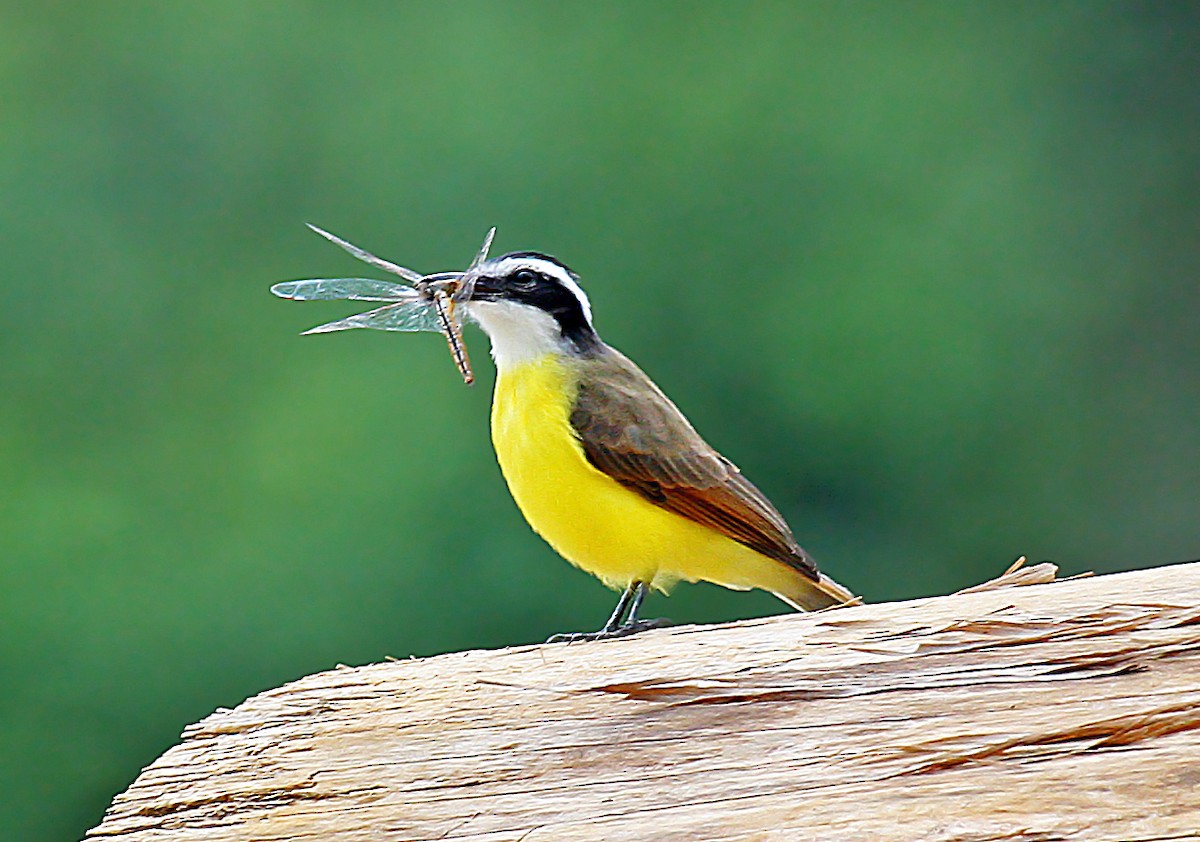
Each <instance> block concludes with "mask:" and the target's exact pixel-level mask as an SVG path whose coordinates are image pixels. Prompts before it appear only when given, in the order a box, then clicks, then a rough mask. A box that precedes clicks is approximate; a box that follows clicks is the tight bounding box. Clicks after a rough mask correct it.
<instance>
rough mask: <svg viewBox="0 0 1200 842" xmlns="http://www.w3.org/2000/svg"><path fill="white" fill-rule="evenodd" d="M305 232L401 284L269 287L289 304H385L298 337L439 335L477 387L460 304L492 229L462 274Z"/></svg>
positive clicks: (316, 282) (358, 281)
mask: <svg viewBox="0 0 1200 842" xmlns="http://www.w3.org/2000/svg"><path fill="white" fill-rule="evenodd" d="M308 227H309V228H310V229H312V230H313V231H314V232H315V233H317V234H319V235H321V236H322V237H324V238H325V239H327V240H329V242H331V243H333V244H334V245H337V246H340V247H341V248H343V249H345V250H346V251H347V252H349V253H350V254H351V255H353V256H354V257H357V258H358V259H359V260H361V261H363V262H364V263H367V264H369V265H371V266H374V267H375V268H376V269H381V270H383V271H384V272H387V273H389V274H391V275H395V276H397V277H399V278H401V279H402V281H403V283H394V282H392V281H380V280H376V279H374V278H312V279H310V280H304V281H285V282H283V283H280V284H275V285H274V286H273V287H271V292H273V293H275V295H278V296H279V297H280V298H290V299H292V300H293V301H383V302H387V303H385V304H384V305H383V306H382V307H377V308H375V309H374V310H368V311H367V312H365V313H357V314H355V315H353V316H347V317H346V318H344V319H338V320H337V321H335V322H328V323H326V324H323V325H317V326H316V327H314V328H310V329H308V330H306V331H304V333H303V334H301V335H308V334H310V333H332V332H334V331H338V330H352V329H354V328H371V329H373V330H399V331H434V332H438V333H441V334H442V335H443V336H445V337H446V344H447V345H448V346H449V348H450V357H451V359H453V360H454V365H455V366H456V367H457V368H458V371H459V373H460V374H461V375H462V378H463V382H465V383H468V384H470V383H474V382H475V374H474V372H472V371H471V360H470V357H468V356H467V346H466V343H465V342H464V341H463V333H462V314H463V308H462V307H461V306H459V305H461V304H462V302H464V301H466V300H467V299H469V298H470V297H471V288H472V287H473V286H474V277H475V274H474V270H475V269H476V268H477V267H478V266H479V265H480V264H481V263H483V262H484V261H485V260H487V256H488V251H489V250H490V249H491V247H492V240H493V239H494V238H495V236H496V229H495V228H494V227H493V228H492V229H491V230H489V231H488V232H487V234H486V235H485V236H484V238H483V245H482V246H480V247H479V251H477V252H476V253H475V258H474V259H473V260H472V261H471V265H470V266H469V267H468V268H467V271H466V272H437V273H434V274H432V275H422V274H421V273H420V272H416V271H413V270H412V269H408V268H405V267H404V266H399V265H397V264H395V263H392V262H391V261H390V260H384V259H383V258H381V257H376V256H375V255H373V254H371V253H370V252H369V251H366V250H365V249H361V248H359V247H358V246H356V245H354V244H352V243H348V242H346V241H345V240H343V239H342V238H341V237H338V236H336V235H334V234H330V233H329V232H328V231H325V230H323V229H321V228H318V227H317V226H315V225H309V226H308Z"/></svg>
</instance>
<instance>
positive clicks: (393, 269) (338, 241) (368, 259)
mask: <svg viewBox="0 0 1200 842" xmlns="http://www.w3.org/2000/svg"><path fill="white" fill-rule="evenodd" d="M304 224H305V225H308V227H309V228H311V229H312V230H313V231H314V232H316V233H317V234H320V235H321V236H322V237H324V238H325V239H327V240H329V242H331V243H333V244H334V245H338V246H341V247H342V248H344V249H345V250H346V251H348V252H349V253H350V254H352V255H354V256H355V257H357V258H358V259H359V260H361V261H363V262H364V263H370V264H371V265H372V266H374V267H375V268H376V269H382V270H383V271H385V272H390V273H391V274H393V275H399V276H400V277H401V278H404V280H406V281H419V280H421V277H422V276H421V273H420V272H414V271H413V270H412V269H405V268H404V267H403V266H397V265H396V264H395V263H392V262H391V261H390V260H384V259H383V258H382V257H376V256H375V255H373V254H371V252H369V251H366V250H365V249H360V248H359V247H358V246H356V245H354V244H353V243H348V242H346V241H345V240H343V239H342V238H341V237H339V236H337V235H336V234H330V233H329V232H328V231H325V230H323V229H321V228H318V227H317V226H315V225H311V224H309V223H307V222H306V223H304Z"/></svg>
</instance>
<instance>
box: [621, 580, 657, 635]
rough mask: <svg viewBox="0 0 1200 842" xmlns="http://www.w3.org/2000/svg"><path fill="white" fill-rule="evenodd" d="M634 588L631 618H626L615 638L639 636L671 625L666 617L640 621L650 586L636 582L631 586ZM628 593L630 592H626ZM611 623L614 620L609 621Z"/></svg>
mask: <svg viewBox="0 0 1200 842" xmlns="http://www.w3.org/2000/svg"><path fill="white" fill-rule="evenodd" d="M630 587H631V588H633V592H634V593H633V604H632V605H630V606H629V616H628V617H626V618H625V622H624V623H622V624H621V625H620V627H619V628H617V629H615V632H616V633H615V634H613V637H622V636H624V635H627V634H637V633H638V632H640V631H646V630H647V629H661V628H663V627H664V626H669V625H671V621H670V620H668V619H667V618H666V617H658V618H657V619H654V620H639V619H638V611H640V610H642V602H643V601H644V600H645V599H646V594H647V593H649V592H650V586H649V585H647V584H646V583H645V582H634V583H633V584H632V585H630ZM626 593H628V591H626ZM609 622H610V623H611V622H612V620H609Z"/></svg>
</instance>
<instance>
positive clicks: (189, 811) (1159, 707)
mask: <svg viewBox="0 0 1200 842" xmlns="http://www.w3.org/2000/svg"><path fill="white" fill-rule="evenodd" d="M88 838H89V839H116V840H128V842H133V840H139V842H145V841H147V840H155V842H161V841H163V840H170V842H177V840H178V842H183V840H201V839H203V840H248V839H254V840H283V839H288V840H355V842H357V840H375V839H387V840H458V842H463V841H464V840H470V842H501V841H502V840H505V841H506V842H518V840H524V842H545V840H556V842H574V841H575V840H657V841H658V842H668V841H669V840H733V839H738V840H744V839H754V840H760V839H761V840H805V839H813V840H855V842H859V840H890V839H905V840H909V839H922V840H1068V839H1069V840H1092V839H1095V840H1166V839H1170V840H1182V839H1200V563H1197V564H1185V565H1176V566H1173V567H1165V568H1159V569H1155V570H1144V571H1139V572H1133V573H1122V574H1116V575H1110V576H1099V577H1095V578H1089V579H1078V580H1068V581H1060V582H1055V583H1053V584H1044V585H1032V586H1029V587H1007V588H1000V589H990V590H983V591H979V592H974V593H960V594H955V595H952V596H947V597H936V598H931V599H922V600H916V601H912V602H901V603H888V604H878V605H863V606H857V607H850V608H840V609H835V610H831V611H827V612H822V613H819V614H810V615H798V614H797V615H788V616H784V617H775V618H770V619H763V620H751V621H746V622H740V623H734V624H731V625H724V626H704V627H681V628H674V629H667V630H662V631H655V632H648V633H645V634H643V635H639V636H636V637H632V638H626V639H621V640H613V641H604V642H599V643H585V644H571V645H566V644H555V645H546V646H524V647H518V648H512V649H503V650H498V651H476V652H462V653H456V654H450V655H441V656H438V657H434V658H425V659H422V660H410V661H397V662H391V663H383V664H374V665H371V666H365V667H358V668H339V669H337V670H333V671H330V672H324V673H320V674H317V675H312V676H308V677H307V678H303V679H301V680H299V681H295V682H293V683H291V684H288V685H285V686H283V687H280V688H278V689H275V690H270V691H268V692H266V693H262V694H260V695H258V696H255V697H254V698H252V699H249V700H248V701H246V702H245V703H244V704H242V705H239V706H238V707H237V708H236V709H234V710H224V709H223V710H218V711H217V712H216V713H214V714H213V715H212V716H209V717H208V718H207V719H204V720H203V721H201V722H199V723H197V724H196V725H194V726H192V727H190V728H188V729H187V730H186V731H185V732H184V735H183V741H182V743H181V744H179V745H177V746H175V747H174V748H172V749H170V750H169V751H168V752H167V753H166V754H164V755H163V756H162V757H160V758H159V759H158V760H157V761H155V762H154V763H153V764H152V765H151V766H149V767H148V768H147V769H146V770H145V771H144V772H143V773H142V775H141V776H140V777H139V778H138V779H137V780H136V781H135V782H134V783H133V785H132V786H130V788H129V789H128V790H127V791H126V792H124V793H122V794H121V795H119V796H117V798H116V800H115V801H114V802H113V804H112V807H111V808H110V809H109V811H108V813H107V815H106V816H105V818H104V821H103V823H102V824H101V825H100V826H99V827H97V828H95V829H93V830H92V831H91V832H90V833H89V834H88Z"/></svg>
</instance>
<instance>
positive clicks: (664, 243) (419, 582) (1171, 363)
mask: <svg viewBox="0 0 1200 842" xmlns="http://www.w3.org/2000/svg"><path fill="white" fill-rule="evenodd" d="M1198 42H1200V15H1198V14H1197V7H1196V6H1195V4H1190V3H1177V4H1172V3H1152V4H1130V3H1106V4H1100V3H1057V4H1043V3H903V4H900V3H883V2H878V3H853V4H841V3H805V4H795V3H758V4H697V3H659V4H644V3H636V2H630V3H620V2H613V3H605V4H582V3H579V4H568V5H565V6H564V5H562V4H556V3H549V2H544V3H513V4H492V3H485V2H464V3H456V4H441V3H408V4H395V3H380V2H351V3H343V4H312V3H279V4H275V3H272V4H268V3H260V4H246V3H242V2H227V1H226V0H214V2H208V3H202V4H201V3H190V4H160V3H148V2H112V3H103V4H42V5H38V4H15V3H7V4H4V5H3V6H0V63H2V64H0V68H2V69H0V86H2V87H0V125H2V127H3V128H2V129H0V191H2V195H3V199H4V201H3V202H2V203H0V231H2V232H3V242H4V263H5V265H4V270H3V275H2V278H3V280H2V283H3V306H2V307H0V483H2V484H0V495H2V496H0V668H2V670H3V672H2V675H3V683H2V688H3V689H2V691H0V757H2V760H3V764H2V767H0V793H3V796H2V801H0V827H3V828H5V833H4V835H5V836H6V838H11V839H22V840H37V839H46V840H50V839H69V838H73V837H78V836H79V835H81V834H82V833H83V831H84V829H85V828H87V827H89V826H91V825H94V824H95V823H96V822H97V821H98V820H99V818H100V815H101V812H102V810H103V808H104V806H105V805H106V804H107V802H108V801H109V799H110V798H111V796H112V795H113V794H114V793H116V792H117V791H119V790H121V789H122V788H123V787H124V786H125V785H126V784H127V783H128V782H129V781H130V780H132V778H133V777H134V776H135V775H136V774H137V772H138V770H139V768H140V767H141V766H143V765H145V764H147V763H149V762H150V761H151V760H152V759H153V758H154V757H155V756H156V755H158V754H159V753H161V752H162V751H163V750H164V749H165V748H167V747H168V746H169V745H171V744H172V743H173V742H174V741H175V740H176V738H177V735H178V733H179V731H180V730H181V729H182V727H183V726H184V725H185V724H187V723H188V722H191V721H193V720H196V719H198V718H200V717H202V716H204V715H205V714H207V713H209V712H210V711H212V709H213V708H215V707H217V706H218V705H226V706H230V705H234V704H237V703H238V702H240V701H241V700H243V699H244V698H246V697H247V696H249V695H252V694H254V693H256V692H258V691H260V690H263V689H265V688H269V687H272V686H275V685H278V684H281V683H283V682H285V681H288V680H289V679H293V678H296V677H298V676H300V675H304V674H306V673H310V672H314V671H317V670H321V669H326V668H329V667H332V666H333V665H335V664H336V663H338V662H344V663H350V664H358V663H363V662H367V661H373V660H378V659H380V658H382V657H384V656H385V655H395V656H406V655H409V654H410V653H416V654H420V655H424V654H430V653H435V652H443V651H447V650H455V649H461V648H464V647H478V646H503V645H506V644H515V643H524V642H530V641H537V640H540V639H543V638H545V637H546V636H547V635H548V634H550V633H552V632H557V631H564V630H570V629H579V628H590V627H594V626H596V625H598V624H599V623H600V622H601V621H602V620H603V619H604V617H605V616H607V611H608V610H609V608H610V607H611V604H612V600H613V598H614V596H613V595H612V594H610V593H609V592H607V591H605V590H604V589H603V588H602V587H601V586H600V585H599V584H598V583H596V582H595V581H594V580H592V579H590V578H589V577H587V576H585V575H583V574H581V573H579V572H577V571H575V570H573V569H572V568H570V567H569V566H568V565H566V564H565V563H563V562H562V561H560V560H559V559H558V558H557V557H556V556H555V555H554V554H553V553H552V552H551V551H550V550H549V549H548V548H547V547H545V546H544V545H543V544H542V543H541V542H540V541H539V539H538V538H537V537H536V536H534V535H533V534H532V533H531V532H530V531H529V530H528V528H527V527H526V526H525V525H524V523H523V521H522V520H521V519H520V516H519V514H518V512H517V511H516V508H515V507H514V505H513V504H512V502H511V501H510V500H509V498H508V496H507V492H506V490H505V488H504V486H503V483H502V480H501V478H500V475H499V472H498V470H497V468H496V466H495V463H494V459H493V457H492V454H491V451H490V444H489V442H488V440H487V413H488V402H489V401H488V389H489V381H490V377H491V370H490V366H489V365H488V363H487V362H486V359H485V350H484V349H485V348H486V340H485V339H484V337H483V336H482V335H481V334H479V333H478V332H474V331H473V332H472V335H471V336H470V342H471V344H472V347H473V350H474V354H475V360H476V363H477V368H479V369H480V372H479V373H480V380H481V382H480V384H479V385H478V386H477V387H475V388H474V389H468V388H465V387H464V386H463V385H462V384H461V382H459V380H458V377H457V375H456V373H455V372H454V370H453V368H452V366H451V364H450V361H449V358H448V356H447V354H446V351H445V347H444V345H443V343H442V341H441V339H440V338H439V337H437V336H435V335H416V336H412V335H392V334H381V333H373V332H363V331H360V332H354V333H349V334H338V335H332V336H318V337H306V338H299V337H298V336H297V333H298V332H299V331H300V330H302V329H304V328H307V327H309V326H311V325H314V324H317V323H319V322H322V321H327V320H330V319H332V318H335V317H337V316H338V315H342V314H345V313H348V312H351V311H352V308H351V307H349V306H347V307H341V305H336V304H332V305H319V304H307V305H302V306H301V305H295V304H291V303H288V302H283V301H279V300H277V299H274V298H272V297H271V296H270V295H269V294H268V293H267V287H268V285H269V284H271V283H273V282H275V281H280V280H287V279H292V278H300V277H317V276H338V275H346V274H360V273H362V272H363V271H364V270H363V269H362V267H360V266H359V265H357V264H355V263H354V261H352V260H351V259H350V258H348V257H347V256H345V255H344V254H342V253H340V252H339V251H338V250H337V249H335V248H333V247H332V246H330V245H329V244H328V243H325V242H323V241H321V240H320V239H318V238H317V237H315V236H313V235H312V234H310V233H309V232H308V231H306V230H305V229H304V227H303V226H302V225H301V223H302V222H304V221H311V222H314V223H317V224H319V225H322V226H325V227H328V228H329V229H330V230H332V231H334V232H336V233H338V234H341V235H343V236H345V237H348V238H349V239H351V240H353V241H354V242H356V243H360V244H362V245H363V246H364V247H366V248H369V249H371V250H373V251H375V252H377V253H379V254H382V255H384V256H387V257H389V258H392V259H394V260H396V261H398V262H401V263H404V264H405V265H409V266H413V267H415V268H418V269H423V270H430V271H432V270H435V269H445V268H455V267H459V266H461V265H462V264H464V263H465V262H466V260H467V259H468V258H469V257H470V255H471V253H472V251H473V249H474V248H475V247H476V245H477V243H478V241H479V238H480V235H481V234H482V232H483V231H484V230H485V228H486V227H487V226H489V225H492V224H496V225H498V226H499V229H500V230H499V237H498V241H497V249H498V252H499V251H508V250H515V249H525V248H535V249H540V250H544V251H549V252H551V253H554V254H556V255H558V256H559V257H561V258H563V259H564V260H566V261H567V262H568V263H570V264H571V265H572V266H573V267H574V268H575V269H576V270H577V271H579V272H580V273H581V275H582V276H583V279H584V283H585V285H586V286H587V289H588V290H589V292H590V293H591V296H592V299H593V303H594V305H595V307H596V310H597V324H598V327H599V328H600V330H601V333H602V334H603V335H604V336H605V337H606V338H607V339H608V340H609V341H610V342H612V343H613V344H615V345H617V346H618V347H620V348H622V349H623V350H625V351H626V352H627V353H629V354H630V355H631V356H633V357H634V358H635V359H636V360H638V361H639V362H640V363H641V364H642V365H643V367H644V368H646V369H647V371H649V372H650V374H651V375H652V376H654V377H655V378H656V379H657V380H658V381H659V382H660V384H661V385H662V386H663V387H664V388H665V389H666V390H667V392H668V393H669V394H671V395H672V397H674V398H675V399H676V401H677V402H678V403H679V404H680V405H681V406H682V407H683V408H684V410H685V411H686V412H687V413H688V414H689V415H690V416H691V418H692V420H693V421H694V422H695V423H696V425H697V426H698V427H699V428H700V430H701V431H702V432H703V433H704V434H705V435H706V436H707V437H708V438H709V439H710V440H711V441H712V442H713V443H714V444H715V445H717V446H718V447H719V448H721V449H722V450H724V451H725V452H726V453H727V454H728V455H729V456H730V457H731V458H733V459H734V460H735V461H737V462H738V463H739V464H740V465H741V467H742V468H743V470H745V471H746V473H747V474H748V475H749V476H750V477H751V478H753V479H754V480H755V481H756V482H757V483H758V484H759V485H761V486H762V487H763V489H764V490H765V491H766V492H767V493H768V494H769V495H770V496H771V497H772V498H773V499H774V500H775V501H776V503H777V504H778V505H779V507H780V508H781V509H782V510H783V512H784V513H785V514H786V515H787V516H788V517H789V519H790V520H791V522H792V524H793V526H794V527H795V529H796V532H797V535H798V536H799V538H800V540H801V542H802V543H803V544H804V545H805V546H807V547H808V548H809V549H810V550H811V551H812V552H813V554H814V555H815V556H816V557H817V559H818V560H819V561H820V562H821V563H822V565H823V566H824V567H825V568H826V569H827V570H828V571H829V572H830V573H831V574H833V575H834V576H835V577H837V578H839V579H841V580H842V581H844V582H845V583H846V584H847V585H849V586H851V587H853V588H855V589H857V590H858V591H860V592H862V593H863V594H864V595H865V596H866V597H867V598H868V599H870V600H883V599H892V598H898V597H911V596H917V595H923V594H932V593H942V592H946V591H947V590H950V589H954V588H957V587H960V586H964V585H968V584H973V583H975V582H978V581H980V580H982V579H984V578H986V577H988V576H991V575H994V574H996V573H998V572H999V571H1000V570H1001V569H1002V568H1003V567H1004V566H1005V565H1006V564H1007V563H1008V562H1009V561H1010V560H1011V559H1012V558H1013V557H1015V556H1016V555H1018V554H1021V553H1027V554H1029V555H1030V556H1031V557H1032V558H1034V559H1035V560H1040V559H1045V558H1049V559H1053V560H1056V561H1058V562H1060V563H1061V564H1062V565H1063V566H1064V569H1065V571H1066V572H1067V573H1073V572H1078V571H1080V570H1083V569H1094V570H1100V571H1106V570H1118V569H1123V568H1130V567H1136V566H1139V565H1147V564H1157V563H1164V562H1168V561H1174V560H1182V559H1186V558H1192V557H1195V556H1197V555H1200V517H1198V514H1200V512H1198V511H1197V509H1198V505H1197V503H1198V496H1197V492H1196V488H1197V478H1198V476H1200V448H1198V447H1197V434H1198V432H1200V388H1198V387H1197V384H1198V380H1197V378H1198V376H1200V331H1198V330H1197V325H1198V324H1200V285H1198V284H1197V278H1198V277H1200V237H1198V236H1197V235H1198V233H1200V226H1198V222H1200V52H1198V51H1197V50H1196V47H1195V45H1196V44H1197V43H1198ZM498 252H497V253H498ZM368 271H369V270H368ZM339 308H340V309H339ZM782 608H783V606H782V604H780V603H777V602H776V601H774V600H773V599H772V598H771V597H768V596H765V595H761V594H735V593H730V592H725V591H721V590H719V589H717V588H712V587H707V586H681V587H680V588H679V589H678V590H677V592H676V594H675V595H674V596H673V597H672V598H671V600H670V601H669V602H668V601H665V600H663V599H662V598H661V597H656V598H654V600H653V604H652V605H651V606H650V609H649V610H650V612H653V613H660V614H667V615H669V616H672V617H674V618H676V619H677V620H688V621H713V620H723V619H731V618H736V617H744V616H749V615H754V614H765V613H771V612H778V611H780V610H782Z"/></svg>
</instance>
